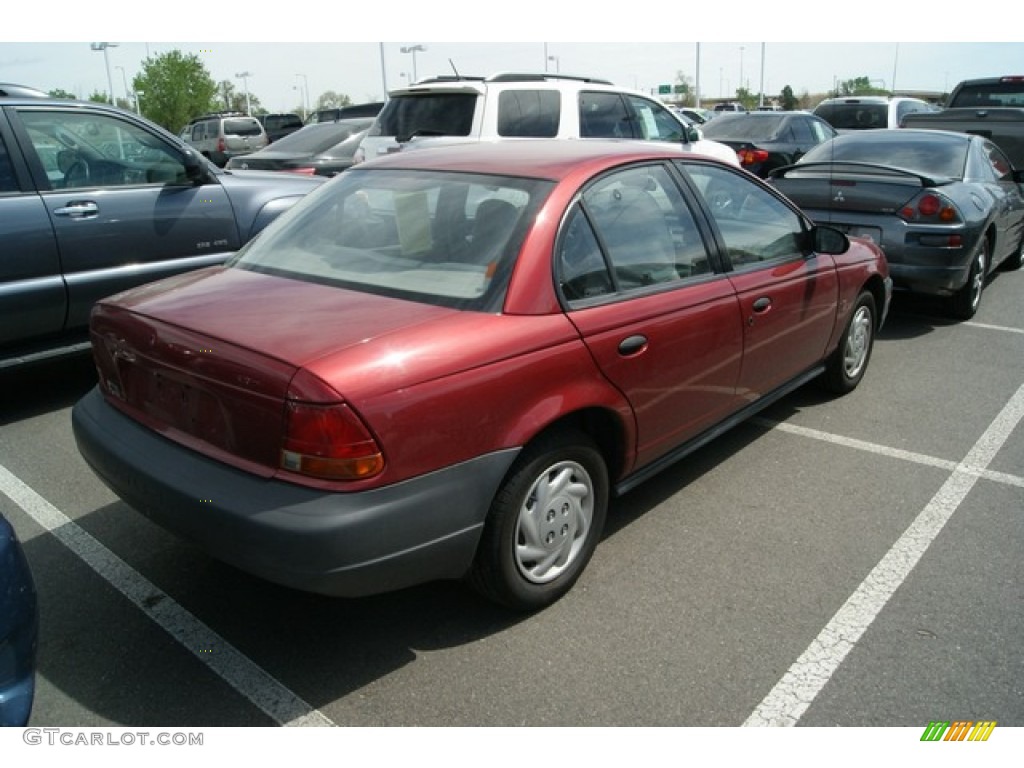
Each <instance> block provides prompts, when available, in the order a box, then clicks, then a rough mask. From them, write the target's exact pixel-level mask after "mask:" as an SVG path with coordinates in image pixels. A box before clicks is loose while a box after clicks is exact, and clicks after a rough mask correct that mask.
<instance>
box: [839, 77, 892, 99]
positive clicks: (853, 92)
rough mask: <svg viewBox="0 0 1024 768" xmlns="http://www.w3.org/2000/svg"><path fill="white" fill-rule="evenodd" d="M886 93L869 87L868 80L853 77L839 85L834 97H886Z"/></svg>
mask: <svg viewBox="0 0 1024 768" xmlns="http://www.w3.org/2000/svg"><path fill="white" fill-rule="evenodd" d="M888 93H889V92H888V91H887V90H885V89H884V88H875V87H874V86H873V85H871V79H870V78H867V77H855V78H853V79H852V80H843V81H842V82H841V83H839V88H838V92H837V93H836V96H837V97H838V96H886V95H888Z"/></svg>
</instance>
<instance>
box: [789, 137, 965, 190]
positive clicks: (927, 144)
mask: <svg viewBox="0 0 1024 768" xmlns="http://www.w3.org/2000/svg"><path fill="white" fill-rule="evenodd" d="M925 133H930V132H926V131H914V132H913V134H911V135H909V136H903V135H901V134H903V129H897V130H892V131H884V132H880V133H879V134H870V135H869V134H861V135H859V136H847V137H843V136H840V137H839V138H836V139H833V140H832V141H829V142H825V143H824V144H819V145H818V146H816V147H815V148H814V149H812V150H811V151H809V152H808V153H807V154H806V155H804V156H803V158H802V159H801V161H800V162H801V163H822V162H830V161H849V162H856V163H871V164H873V165H891V166H895V167H897V168H905V169H907V170H911V171H916V172H918V173H921V174H924V175H925V176H939V177H944V178H950V179H962V178H963V176H964V168H965V166H966V163H967V146H968V143H967V142H968V138H967V136H966V135H963V136H955V135H953V136H948V135H944V134H935V135H934V136H931V135H929V136H923V135H922V134H925Z"/></svg>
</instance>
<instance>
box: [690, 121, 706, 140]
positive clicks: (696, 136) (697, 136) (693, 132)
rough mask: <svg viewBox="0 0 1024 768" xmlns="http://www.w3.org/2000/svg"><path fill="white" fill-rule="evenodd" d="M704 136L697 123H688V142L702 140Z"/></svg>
mask: <svg viewBox="0 0 1024 768" xmlns="http://www.w3.org/2000/svg"><path fill="white" fill-rule="evenodd" d="M703 138H704V134H702V133H701V132H700V129H699V128H697V126H695V125H688V126H686V141H687V142H694V141H700V140H701V139H703Z"/></svg>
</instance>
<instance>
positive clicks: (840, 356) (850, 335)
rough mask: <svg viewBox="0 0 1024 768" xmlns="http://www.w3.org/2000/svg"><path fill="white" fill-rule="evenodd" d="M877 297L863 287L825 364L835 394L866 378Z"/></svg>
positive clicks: (846, 390)
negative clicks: (838, 340)
mask: <svg viewBox="0 0 1024 768" xmlns="http://www.w3.org/2000/svg"><path fill="white" fill-rule="evenodd" d="M875 312H876V309H875V297H874V296H873V295H872V293H871V292H870V291H864V292H863V293H861V295H860V296H858V297H857V303H856V304H855V305H854V307H853V313H852V314H851V315H850V321H849V322H848V323H847V324H846V330H845V331H844V332H843V338H842V339H841V340H840V342H839V346H838V347H836V351H835V352H833V353H832V355H831V356H830V357H829V359H828V362H827V363H826V365H825V375H824V383H825V386H826V387H827V388H828V389H829V390H830V391H832V392H835V393H836V394H840V395H845V394H846V393H847V392H852V391H853V390H854V389H855V388H856V387H857V385H858V384H860V380H861V379H862V378H864V372H865V371H866V370H867V367H868V361H869V360H870V359H871V350H872V348H873V347H874V343H875V328H876V327H877V325H878V324H877V322H876V320H875V317H876V315H875Z"/></svg>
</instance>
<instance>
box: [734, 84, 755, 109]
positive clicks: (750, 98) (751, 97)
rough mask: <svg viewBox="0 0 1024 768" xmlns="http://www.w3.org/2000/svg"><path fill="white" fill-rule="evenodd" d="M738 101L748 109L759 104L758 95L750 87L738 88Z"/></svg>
mask: <svg viewBox="0 0 1024 768" xmlns="http://www.w3.org/2000/svg"><path fill="white" fill-rule="evenodd" d="M736 101H738V102H739V103H740V104H742V105H743V106H744V107H746V108H747V109H754V107H756V106H757V96H756V95H755V94H753V93H751V92H750V89H749V88H737V89H736Z"/></svg>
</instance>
